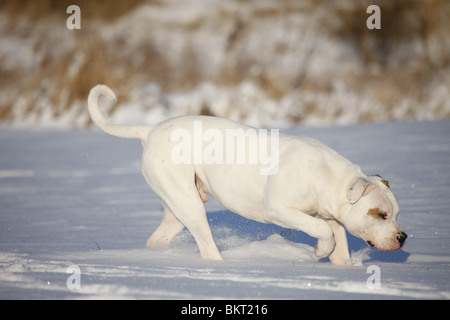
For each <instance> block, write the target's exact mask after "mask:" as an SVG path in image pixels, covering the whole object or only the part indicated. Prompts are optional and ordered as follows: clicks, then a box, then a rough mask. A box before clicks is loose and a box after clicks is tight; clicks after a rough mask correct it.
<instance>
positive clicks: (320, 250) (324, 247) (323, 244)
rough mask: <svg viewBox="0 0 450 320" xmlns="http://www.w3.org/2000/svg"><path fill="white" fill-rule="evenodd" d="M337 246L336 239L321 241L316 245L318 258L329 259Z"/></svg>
mask: <svg viewBox="0 0 450 320" xmlns="http://www.w3.org/2000/svg"><path fill="white" fill-rule="evenodd" d="M335 245H336V242H335V241H334V237H330V238H325V239H319V241H317V245H316V256H318V257H319V258H324V257H328V256H329V255H330V254H331V252H333V250H334V246H335Z"/></svg>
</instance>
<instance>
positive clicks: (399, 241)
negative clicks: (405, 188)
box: [342, 176, 407, 251]
mask: <svg viewBox="0 0 450 320" xmlns="http://www.w3.org/2000/svg"><path fill="white" fill-rule="evenodd" d="M347 200H348V202H349V206H347V210H346V212H345V214H344V216H343V219H342V222H343V223H344V225H345V227H346V228H347V230H348V231H349V232H350V233H351V234H353V235H355V236H357V237H359V238H361V239H363V240H364V241H366V242H367V244H369V245H370V246H374V247H376V248H377V249H379V250H386V251H390V250H397V249H400V248H401V247H402V246H403V243H404V242H405V240H406V237H407V235H406V233H405V232H403V230H402V229H401V228H400V227H399V226H398V225H397V223H396V220H397V214H398V205H397V201H396V199H395V197H394V195H393V194H392V192H391V190H390V188H389V183H388V182H387V181H386V180H383V179H382V178H381V177H379V176H374V177H368V179H363V178H359V179H358V180H356V181H355V182H353V183H352V184H351V186H350V188H349V189H348V190H347Z"/></svg>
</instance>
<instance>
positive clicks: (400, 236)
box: [397, 231, 408, 247]
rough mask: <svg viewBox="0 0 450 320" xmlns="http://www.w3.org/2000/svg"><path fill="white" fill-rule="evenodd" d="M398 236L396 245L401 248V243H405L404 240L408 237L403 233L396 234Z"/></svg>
mask: <svg viewBox="0 0 450 320" xmlns="http://www.w3.org/2000/svg"><path fill="white" fill-rule="evenodd" d="M397 234H398V236H397V241H398V243H400V246H401V247H402V246H403V243H404V242H405V240H406V238H408V235H407V234H406V233H404V232H403V231H402V232H399V233H397Z"/></svg>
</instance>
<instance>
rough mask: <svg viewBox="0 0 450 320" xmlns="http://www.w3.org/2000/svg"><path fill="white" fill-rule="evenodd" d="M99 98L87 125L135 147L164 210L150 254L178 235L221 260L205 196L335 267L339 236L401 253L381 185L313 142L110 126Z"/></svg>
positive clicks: (210, 129) (176, 125) (212, 122)
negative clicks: (309, 240)
mask: <svg viewBox="0 0 450 320" xmlns="http://www.w3.org/2000/svg"><path fill="white" fill-rule="evenodd" d="M101 95H105V96H107V97H109V98H111V99H116V97H115V95H114V92H113V91H112V90H111V89H110V88H108V87H107V86H105V85H97V86H95V87H94V88H92V90H91V92H90V93H89V98H88V105H89V112H90V114H91V118H92V120H93V121H94V122H95V123H96V124H97V125H98V126H99V127H100V128H101V129H102V130H103V131H105V132H107V133H109V134H112V135H115V136H119V137H123V138H137V139H139V140H140V141H141V143H142V145H143V155H142V172H143V175H144V177H145V178H146V180H147V182H148V184H149V185H150V187H151V188H152V189H153V190H154V192H155V193H156V194H157V195H158V196H159V198H160V199H161V201H162V205H163V207H164V218H163V220H162V223H161V225H160V226H159V227H158V229H157V230H156V231H155V232H154V233H153V234H152V236H151V237H150V238H149V239H148V241H147V246H148V247H150V248H165V247H166V246H167V245H168V244H169V242H170V241H171V239H172V238H173V237H174V236H175V235H176V234H178V233H179V232H180V231H181V230H182V229H183V228H184V227H187V229H188V230H189V231H190V232H191V233H192V235H193V236H194V238H195V240H196V242H197V244H198V247H199V249H200V254H201V256H202V257H203V258H205V259H212V260H221V259H222V257H221V255H220V253H219V250H218V249H217V247H216V244H215V243H214V240H213V237H212V234H211V230H210V227H209V225H208V221H207V218H206V211H205V208H204V205H203V202H205V201H207V200H208V196H207V194H208V193H209V194H211V195H212V196H213V197H214V198H216V199H217V200H218V201H219V202H220V203H222V204H223V205H224V206H225V207H226V208H228V209H229V210H231V211H233V212H235V213H238V214H240V215H241V216H243V217H246V218H249V219H253V220H256V221H259V222H264V223H273V224H276V225H279V226H282V227H285V228H289V229H295V230H301V231H303V232H306V233H307V234H309V235H310V236H312V237H315V238H317V239H318V242H317V246H316V255H317V256H318V257H326V256H329V258H330V260H331V262H332V263H333V264H336V265H349V264H351V259H350V255H349V251H348V245H347V237H346V233H345V229H344V227H345V228H346V229H347V230H348V231H349V232H350V233H352V234H353V235H355V236H357V237H360V238H361V239H363V240H364V241H366V242H367V243H368V244H369V245H370V246H375V247H376V248H377V249H379V250H396V249H400V248H401V247H402V246H403V243H404V241H405V239H406V237H407V235H406V233H405V232H403V230H402V229H401V228H400V227H399V226H398V225H397V224H396V219H397V213H398V205H397V202H396V199H395V197H394V195H393V194H392V192H391V190H390V189H389V184H388V183H387V181H385V180H383V179H381V178H380V177H379V176H367V175H365V174H364V173H363V172H362V171H361V169H360V167H359V166H356V165H354V164H352V163H351V162H350V161H348V160H347V159H345V158H343V157H342V156H340V155H339V154H338V153H337V152H335V151H334V150H332V149H330V148H329V147H327V146H326V145H324V144H322V143H320V142H319V141H316V140H314V139H310V138H304V137H296V136H287V135H278V131H273V130H272V131H270V133H269V132H268V131H267V130H265V131H261V130H260V131H259V132H257V130H256V129H254V128H252V127H249V126H246V125H244V124H241V123H238V122H233V121H229V120H225V119H219V118H215V117H205V116H189V117H178V118H173V119H169V120H166V121H163V122H161V123H158V124H155V125H151V126H121V125H113V124H110V123H108V121H107V120H106V119H105V118H104V116H103V114H102V113H101V111H100V110H99V106H98V99H99V97H100V96H101ZM224 138H225V141H224ZM236 140H238V141H237V142H236ZM206 142H207V143H208V144H207V145H206V146H204V144H205V143H206ZM268 150H270V157H269V152H268ZM258 156H259V158H258Z"/></svg>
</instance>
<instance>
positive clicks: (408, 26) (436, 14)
mask: <svg viewBox="0 0 450 320" xmlns="http://www.w3.org/2000/svg"><path fill="white" fill-rule="evenodd" d="M371 4H376V5H378V6H379V7H380V9H381V29H379V30H369V29H368V28H366V19H367V18H368V16H369V14H367V13H366V8H367V7H368V6H369V5H371ZM330 14H332V15H334V16H335V17H336V18H337V19H334V20H333V19H331V20H328V23H327V22H325V29H326V30H327V32H330V33H331V35H332V36H333V37H339V38H341V39H343V40H344V41H347V42H348V43H350V44H351V45H352V46H353V47H354V48H355V50H356V52H358V54H359V56H360V57H361V60H362V64H363V66H364V69H363V71H365V72H360V73H359V74H357V75H356V76H355V77H354V78H353V79H349V81H350V83H353V85H354V86H355V87H361V86H365V87H370V89H371V90H370V91H371V94H372V95H374V96H375V97H376V98H377V99H378V100H379V101H380V102H381V103H382V104H385V105H387V106H389V108H390V109H393V108H395V106H396V105H398V104H399V103H400V102H401V100H402V99H404V98H405V97H410V98H411V99H416V100H417V101H424V100H425V99H428V98H429V96H428V95H427V94H426V93H425V92H426V88H427V86H428V85H430V84H431V83H432V82H433V81H437V82H442V83H445V82H446V81H448V80H449V79H448V78H445V76H444V74H443V70H448V68H449V67H450V55H449V54H448V52H450V41H449V38H448V31H449V30H450V29H449V28H450V23H449V22H448V17H449V16H450V5H449V2H448V1H445V0H428V1H421V0H393V1H381V0H359V1H345V0H344V1H339V2H336V3H334V5H333V6H332V7H331V10H330ZM330 21H331V23H329V22H330ZM436 49H438V50H436ZM433 50H434V52H433ZM366 120H370V119H366Z"/></svg>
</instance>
